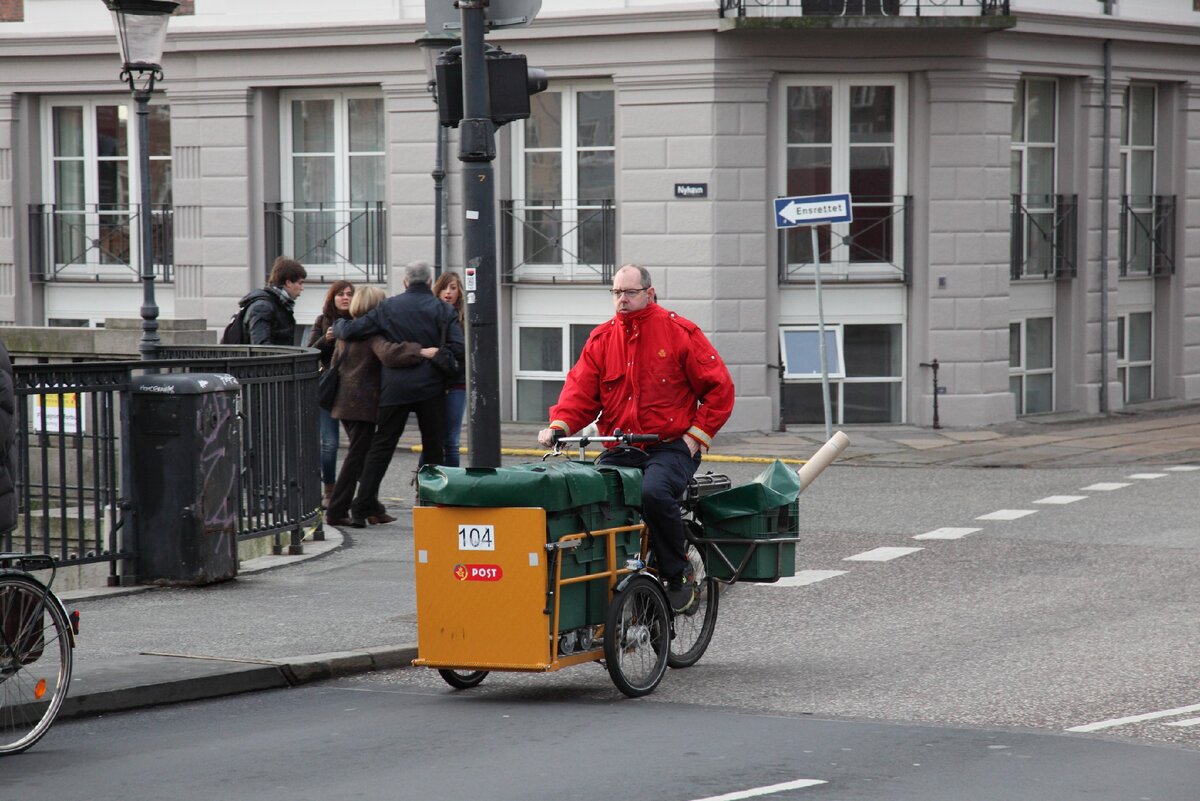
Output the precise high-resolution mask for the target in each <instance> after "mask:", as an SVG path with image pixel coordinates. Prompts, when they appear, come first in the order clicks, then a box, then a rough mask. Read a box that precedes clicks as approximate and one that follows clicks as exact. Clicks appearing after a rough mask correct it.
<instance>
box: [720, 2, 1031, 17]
mask: <svg viewBox="0 0 1200 801" xmlns="http://www.w3.org/2000/svg"><path fill="white" fill-rule="evenodd" d="M718 13H719V14H720V16H722V17H799V16H804V17H810V16H811V17H922V16H985V17H988V16H1008V13H1009V0H720V2H719V5H718Z"/></svg>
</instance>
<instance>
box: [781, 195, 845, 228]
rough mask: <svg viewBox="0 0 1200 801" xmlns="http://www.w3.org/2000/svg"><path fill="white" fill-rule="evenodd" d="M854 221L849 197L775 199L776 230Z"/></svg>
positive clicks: (807, 196)
mask: <svg viewBox="0 0 1200 801" xmlns="http://www.w3.org/2000/svg"><path fill="white" fill-rule="evenodd" d="M853 219H854V215H853V213H852V212H851V210H850V196H849V195H805V196H802V197H777V198H775V227H776V228H795V227H796V226H799V225H815V224H817V223H835V222H850V221H852V220H853Z"/></svg>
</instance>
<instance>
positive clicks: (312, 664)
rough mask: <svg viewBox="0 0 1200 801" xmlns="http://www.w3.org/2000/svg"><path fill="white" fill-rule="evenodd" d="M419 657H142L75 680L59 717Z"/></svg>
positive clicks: (381, 649) (408, 647) (278, 684)
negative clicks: (248, 658)
mask: <svg viewBox="0 0 1200 801" xmlns="http://www.w3.org/2000/svg"><path fill="white" fill-rule="evenodd" d="M416 657H417V646H416V643H404V644H401V645H389V646H378V647H374V648H362V649H357V650H353V651H334V652H331V653H327V654H310V655H307V656H296V657H289V658H287V659H278V660H261V661H253V660H237V659H220V658H213V657H202V656H189V655H186V654H148V653H147V654H138V655H137V656H134V657H128V658H125V659H119V660H113V661H109V662H108V663H107V664H105V665H104V666H103V667H100V668H97V669H94V670H91V671H88V672H87V673H86V674H83V675H81V676H77V677H75V678H74V679H73V681H72V683H71V688H70V689H69V692H68V693H67V698H66V699H65V700H64V701H63V706H62V710H61V711H60V712H59V715H58V719H59V720H66V719H68V718H82V717H91V716H95V715H103V714H109V713H113V712H126V711H130V710H134V709H144V708H146V707H151V706H162V705H165V704H180V703H186V702H188V701H202V700H205V699H209V698H220V697H223V696H228V695H239V694H241V693H248V692H258V691H260V690H278V689H283V688H286V687H298V686H300V685H302V684H309V683H311V682H316V681H324V680H326V679H332V678H337V677H340V676H352V675H355V674H358V673H370V672H372V671H376V670H393V669H396V668H404V667H408V666H410V665H411V664H412V660H414V659H416Z"/></svg>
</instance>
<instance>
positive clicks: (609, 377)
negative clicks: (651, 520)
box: [550, 303, 734, 448]
mask: <svg viewBox="0 0 1200 801" xmlns="http://www.w3.org/2000/svg"><path fill="white" fill-rule="evenodd" d="M733 397H734V388H733V379H732V378H730V376H729V370H728V369H726V367H725V362H723V361H721V357H720V356H719V355H718V354H717V351H716V349H715V348H713V346H712V343H711V342H709V341H708V337H706V336H704V332H702V331H701V330H700V328H699V327H698V326H696V324H695V323H692V322H691V321H689V320H685V319H684V318H682V317H680V316H679V315H678V314H675V313H674V312H669V311H667V310H666V309H664V308H663V307H662V306H659V305H658V304H657V303H652V304H650V305H649V306H647V307H646V308H644V309H642V310H640V311H636V312H632V313H630V314H624V315H622V314H618V315H616V316H615V317H613V319H611V320H609V321H608V322H606V323H604V324H602V325H600V326H598V327H597V328H596V329H595V330H593V331H592V333H591V335H590V336H589V337H588V341H587V344H585V345H584V346H583V353H582V354H580V356H579V361H578V362H576V363H575V366H574V367H572V368H571V372H569V373H567V380H566V383H565V384H564V385H563V390H562V394H561V395H559V398H558V403H557V404H556V405H555V406H553V407H552V408H551V409H550V421H551V422H550V426H551V427H552V428H560V429H562V430H563V431H566V432H567V433H568V434H569V433H571V432H572V431H578V430H579V429H581V428H583V427H584V426H586V425H587V424H588V423H590V422H592V421H593V420H595V419H596V415H600V419H599V420H598V421H597V424H596V425H597V426H598V428H599V429H600V433H601V435H605V436H607V435H609V434H611V433H612V432H613V431H614V430H615V429H618V428H619V429H621V430H622V431H627V432H633V433H635V434H658V435H659V436H660V437H662V439H663V440H664V441H667V440H673V439H678V438H679V437H681V436H683V435H684V434H687V435H689V436H691V437H692V438H693V439H695V440H696V441H697V442H699V443H700V444H702V445H703V446H704V447H705V448H708V447H709V446H711V445H712V438H713V437H715V436H716V434H717V432H718V431H719V430H720V429H721V426H723V425H725V421H726V420H728V419H729V415H730V414H732V412H733Z"/></svg>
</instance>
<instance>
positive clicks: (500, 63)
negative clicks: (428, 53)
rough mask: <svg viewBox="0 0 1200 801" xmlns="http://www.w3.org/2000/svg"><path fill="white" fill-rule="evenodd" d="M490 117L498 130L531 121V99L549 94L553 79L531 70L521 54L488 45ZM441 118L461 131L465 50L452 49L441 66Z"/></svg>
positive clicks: (439, 109) (450, 126) (438, 64)
mask: <svg viewBox="0 0 1200 801" xmlns="http://www.w3.org/2000/svg"><path fill="white" fill-rule="evenodd" d="M485 47H486V49H485V50H484V53H483V59H484V63H485V64H487V80H488V116H489V117H490V118H491V120H492V122H493V123H495V124H496V126H497V127H499V126H501V125H504V124H505V123H508V122H512V121H513V120H523V119H527V118H528V117H529V96H530V95H536V94H537V93H538V92H544V91H546V87H547V86H548V85H549V83H550V79H549V78H548V77H547V76H546V72H545V71H544V70H540V69H537V68H536V67H530V66H529V65H528V63H527V62H526V60H525V56H523V55H521V54H520V53H506V52H504V51H503V50H501V49H500V48H498V47H493V46H491V45H485ZM437 102H438V118H439V119H440V120H441V123H442V125H445V126H446V127H448V128H457V127H458V123H459V121H460V120H462V115H463V96H462V48H460V47H452V48H450V49H449V50H447V51H446V52H444V53H443V54H442V55H441V56H440V57H439V58H438V62H437Z"/></svg>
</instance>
